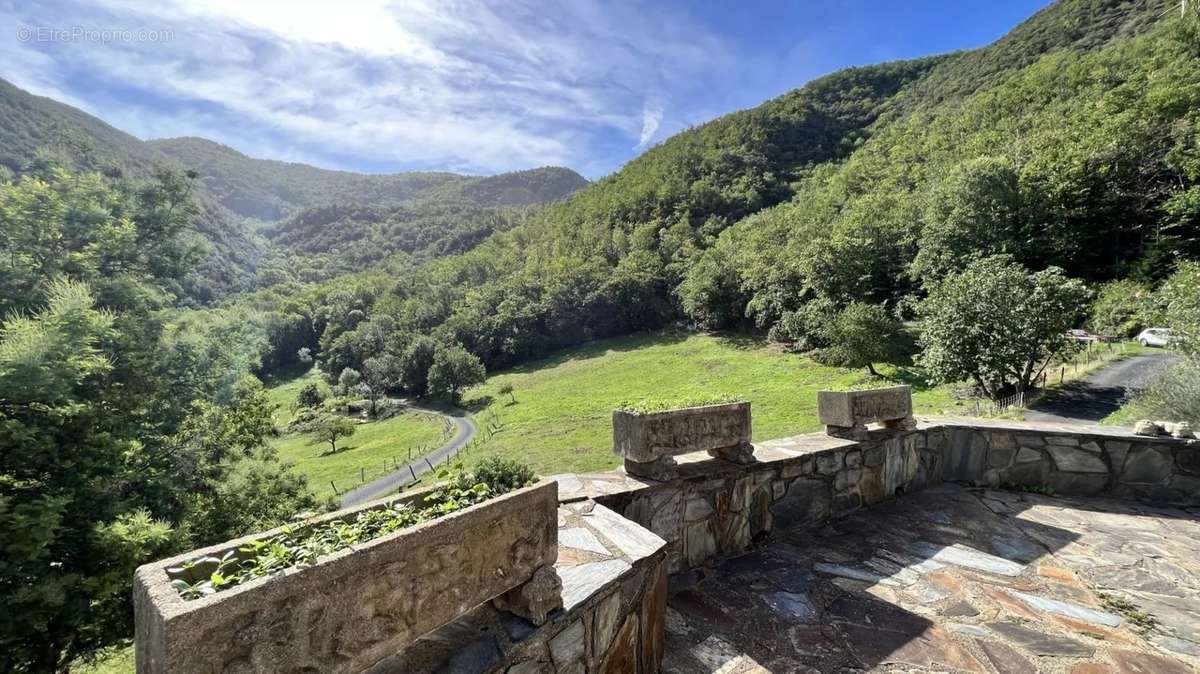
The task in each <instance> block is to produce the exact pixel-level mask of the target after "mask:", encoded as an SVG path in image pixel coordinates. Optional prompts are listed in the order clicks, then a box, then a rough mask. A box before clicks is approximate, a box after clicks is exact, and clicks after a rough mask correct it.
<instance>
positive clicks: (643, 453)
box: [613, 402, 754, 480]
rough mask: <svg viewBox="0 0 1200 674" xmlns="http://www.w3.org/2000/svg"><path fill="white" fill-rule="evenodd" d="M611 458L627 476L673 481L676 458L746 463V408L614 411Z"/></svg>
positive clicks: (740, 404) (751, 455)
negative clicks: (621, 461)
mask: <svg viewBox="0 0 1200 674" xmlns="http://www.w3.org/2000/svg"><path fill="white" fill-rule="evenodd" d="M613 452H614V453H616V454H617V455H618V456H620V457H622V458H623V459H624V460H625V470H626V471H627V472H628V473H630V474H631V475H638V476H641V477H649V478H652V479H658V480H662V479H670V478H672V477H674V475H675V471H674V466H675V460H674V458H673V457H675V456H677V455H679V454H691V453H692V452H708V454H709V455H710V456H713V457H716V458H719V459H725V460H727V461H733V462H736V463H750V462H752V461H754V449H753V447H752V446H751V445H750V403H748V402H734V403H724V404H720V405H705V406H702V407H686V408H683V409H677V410H666V411H662V412H630V411H627V410H613Z"/></svg>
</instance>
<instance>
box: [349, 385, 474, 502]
mask: <svg viewBox="0 0 1200 674" xmlns="http://www.w3.org/2000/svg"><path fill="white" fill-rule="evenodd" d="M424 411H425V412H432V413H434V414H440V415H442V416H444V417H448V418H449V419H450V420H451V421H453V422H454V426H455V429H456V430H455V433H454V437H453V438H451V439H450V442H447V443H446V444H444V445H442V446H441V447H438V448H437V449H435V450H433V451H432V452H430V453H428V454H426V455H425V456H423V457H421V458H419V459H417V460H415V461H413V462H412V463H410V464H408V465H406V466H403V467H401V468H400V469H399V470H396V471H393V472H391V473H388V474H387V475H384V476H383V477H381V478H379V479H377V480H373V481H371V482H368V483H366V484H364V485H363V486H361V487H358V488H356V489H351V490H350V491H348V492H346V493H345V494H342V507H343V508H347V507H349V506H356V505H360V504H363V503H366V502H367V501H373V500H375V499H377V498H383V497H384V496H387V495H389V494H391V493H392V492H395V491H396V490H397V489H399V488H400V487H403V486H404V485H406V484H408V483H409V482H412V481H413V479H414V477H420V476H421V475H423V474H425V473H427V472H429V470H430V465H432V466H434V467H436V466H437V465H438V464H440V463H442V462H443V461H445V460H446V459H449V458H450V457H451V456H453V455H455V454H457V453H458V451H459V450H460V449H462V448H463V447H465V446H466V444H467V443H468V442H470V441H471V438H474V437H475V432H476V429H475V422H473V421H471V419H470V417H467V416H466V415H461V416H460V415H453V414H446V413H444V412H441V411H439V410H429V409H427V410H424ZM426 459H429V462H428V463H426V461H425V460H426Z"/></svg>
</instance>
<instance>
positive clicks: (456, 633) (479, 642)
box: [367, 501, 667, 674]
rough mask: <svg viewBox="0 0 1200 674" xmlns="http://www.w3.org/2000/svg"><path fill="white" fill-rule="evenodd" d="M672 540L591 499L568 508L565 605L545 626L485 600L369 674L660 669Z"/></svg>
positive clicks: (578, 673)
mask: <svg viewBox="0 0 1200 674" xmlns="http://www.w3.org/2000/svg"><path fill="white" fill-rule="evenodd" d="M664 548H665V543H664V542H663V540H662V539H660V538H658V537H657V536H655V535H654V534H651V533H650V532H648V531H646V530H644V529H642V528H641V527H639V526H637V525H636V524H634V523H632V522H630V521H629V520H626V519H625V518H623V517H621V516H619V515H617V514H616V513H614V512H612V511H611V510H608V509H607V508H604V507H603V506H600V505H597V504H595V503H594V502H591V501H580V502H577V503H573V504H568V505H565V506H563V507H561V508H560V509H559V558H558V562H557V563H556V565H555V567H556V569H557V571H558V574H559V576H561V577H562V580H563V590H562V598H563V610H561V611H558V612H556V613H554V614H552V615H551V616H550V620H549V621H548V622H546V623H545V624H544V625H542V626H540V627H535V626H533V625H530V624H529V623H528V622H526V621H525V620H522V619H520V618H517V617H515V616H513V615H511V614H508V613H505V612H503V611H498V610H496V609H495V608H494V607H492V606H491V605H486V604H485V605H484V606H481V607H479V608H477V609H476V610H474V611H472V612H470V613H468V614H466V615H464V616H463V617H462V618H460V619H458V620H456V621H454V622H452V623H450V624H449V625H446V626H445V627H443V628H441V629H439V630H436V631H434V632H432V633H430V634H428V635H426V636H425V637H423V638H422V639H420V640H419V641H418V642H417V643H416V644H414V645H413V646H411V647H410V648H408V649H406V650H404V651H402V652H400V653H397V654H396V655H394V656H392V657H389V658H387V659H385V660H383V661H381V662H379V663H378V664H376V665H375V666H374V667H372V668H371V669H369V670H367V671H368V672H369V674H428V673H429V672H445V673H449V672H453V673H454V674H493V673H504V674H618V673H620V674H654V673H655V672H658V671H659V668H660V664H661V662H662V656H663V650H664V647H665V632H664V624H665V620H666V609H667V570H666V560H665V557H664V555H665V551H664Z"/></svg>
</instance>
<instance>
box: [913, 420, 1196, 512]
mask: <svg viewBox="0 0 1200 674" xmlns="http://www.w3.org/2000/svg"><path fill="white" fill-rule="evenodd" d="M929 432H930V441H931V442H935V440H934V437H935V436H937V437H938V439H937V440H936V442H937V443H938V444H940V445H941V446H942V447H943V449H944V462H945V466H946V469H945V473H944V475H943V477H944V478H945V479H946V480H949V481H954V482H965V483H969V484H975V485H981V486H990V487H1001V486H1006V487H1016V488H1021V489H1033V490H1047V491H1051V492H1053V493H1056V494H1063V495H1069V496H1096V495H1109V496H1117V497H1122V498H1133V499H1138V500H1143V501H1149V502H1156V503H1166V504H1174V505H1200V443H1197V442H1196V441H1187V440H1178V439H1173V438H1168V437H1159V438H1147V437H1141V436H1134V435H1127V434H1117V433H1116V432H1113V433H1112V434H1105V433H1103V432H1099V430H1096V431H1092V432H1086V431H1085V432H1069V431H1059V430H1048V429H1038V428H1037V427H1036V426H1028V425H1027V426H1026V427H1021V426H1012V427H1002V426H980V425H945V426H941V427H939V428H936V429H931V430H930V431H929Z"/></svg>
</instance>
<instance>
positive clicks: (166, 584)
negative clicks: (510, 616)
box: [134, 482, 558, 674]
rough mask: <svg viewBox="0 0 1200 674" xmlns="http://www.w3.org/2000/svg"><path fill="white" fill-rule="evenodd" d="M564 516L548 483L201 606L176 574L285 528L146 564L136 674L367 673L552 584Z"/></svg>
mask: <svg viewBox="0 0 1200 674" xmlns="http://www.w3.org/2000/svg"><path fill="white" fill-rule="evenodd" d="M377 507H381V505H380V504H378V503H377V504H373V505H369V506H364V507H361V508H355V509H351V510H347V511H342V512H340V513H335V514H333V515H329V516H326V517H324V518H320V519H321V520H322V521H323V520H328V519H337V518H345V517H348V516H351V515H353V514H355V513H357V512H359V511H361V510H366V509H370V508H377ZM557 509H558V489H557V485H556V484H555V483H554V482H543V483H541V484H538V485H535V486H533V487H528V488H525V489H521V490H517V491H515V492H512V493H510V494H505V495H503V496H500V497H497V498H495V499H492V500H489V501H486V502H484V503H481V504H478V505H475V506H472V507H470V508H467V509H465V510H462V511H459V512H456V513H451V514H449V515H446V516H444V517H441V518H439V519H436V520H433V521H430V522H426V523H423V524H419V525H417V526H414V527H410V528H408V529H405V530H403V531H399V532H396V533H394V534H390V535H388V536H384V537H381V538H378V539H376V540H372V541H368V542H366V543H364V544H361V545H358V546H355V547H354V548H353V549H346V550H341V551H338V552H336V553H334V554H332V555H329V556H328V557H327V558H324V559H322V560H321V561H320V562H319V563H318V564H316V565H314V566H310V567H306V568H293V569H288V570H287V571H284V572H283V573H281V574H278V575H275V576H271V577H267V578H261V579H258V580H254V581H251V582H248V583H246V584H244V585H239V586H236V587H234V588H231V589H229V590H225V591H222V592H218V593H216V594H213V595H209V596H207V597H203V598H200V599H195V600H191V601H187V600H184V599H183V598H181V597H180V596H179V594H178V593H177V592H176V590H175V589H174V588H173V587H172V586H171V584H170V581H171V579H170V578H169V577H168V573H167V569H168V568H170V567H175V566H179V565H180V564H181V563H183V562H185V561H187V560H191V559H194V558H196V557H201V556H209V555H211V556H215V557H220V556H221V555H222V554H224V553H225V552H226V551H229V550H237V549H238V548H240V547H242V546H244V545H246V544H247V543H249V542H250V541H252V540H257V539H260V538H266V537H269V536H271V535H272V534H273V533H275V532H267V533H264V534H259V535H256V536H249V537H246V538H243V539H239V540H235V541H231V542H229V543H226V544H223V545H219V546H213V547H211V548H206V549H203V550H198V551H195V552H191V553H188V554H186V555H181V556H179V557H176V558H172V559H168V560H164V561H161V562H157V563H154V564H149V565H146V566H143V567H141V568H140V569H138V571H137V574H136V576H135V583H134V609H135V621H136V644H137V646H136V649H137V671H138V672H139V674H149V673H152V672H197V673H204V674H209V673H211V674H222V673H233V672H278V671H297V672H299V671H320V672H361V671H363V670H365V669H367V668H368V667H370V666H371V665H373V664H375V663H376V662H377V661H379V660H380V659H382V658H384V657H386V656H389V655H391V654H393V653H396V652H397V651H398V650H401V649H403V648H404V647H406V646H408V645H409V644H411V643H412V642H413V641H415V640H416V639H417V638H418V637H421V636H422V635H424V634H426V633H427V632H429V631H431V630H434V629H436V628H438V627H440V626H442V625H445V624H446V623H448V622H450V621H453V620H455V619H457V618H459V617H460V616H462V615H463V614H465V613H467V612H468V611H471V610H472V609H474V608H475V607H477V606H479V605H480V604H483V603H486V602H488V600H490V599H493V598H495V597H498V596H500V595H503V594H505V593H506V592H508V591H510V590H512V589H513V588H519V586H521V585H522V584H524V583H526V582H527V581H529V580H530V579H531V578H534V577H536V578H538V579H539V580H540V583H541V584H540V585H539V588H538V589H539V590H541V589H543V588H544V586H545V584H546V581H547V579H546V574H547V573H548V572H547V571H546V569H548V568H550V567H551V566H552V565H553V564H554V562H555V559H556V556H557V553H558V546H557V532H558V529H557V526H556V524H557ZM543 594H544V593H541V592H538V593H534V595H535V596H532V597H530V598H531V599H535V600H537V601H540V602H541V603H539V604H538V605H537V606H535V607H532V608H531V609H530V611H529V612H531V613H541V614H542V617H544V614H545V612H546V609H547V606H546V600H547V597H545V596H542V595H543ZM518 603H519V602H518Z"/></svg>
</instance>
